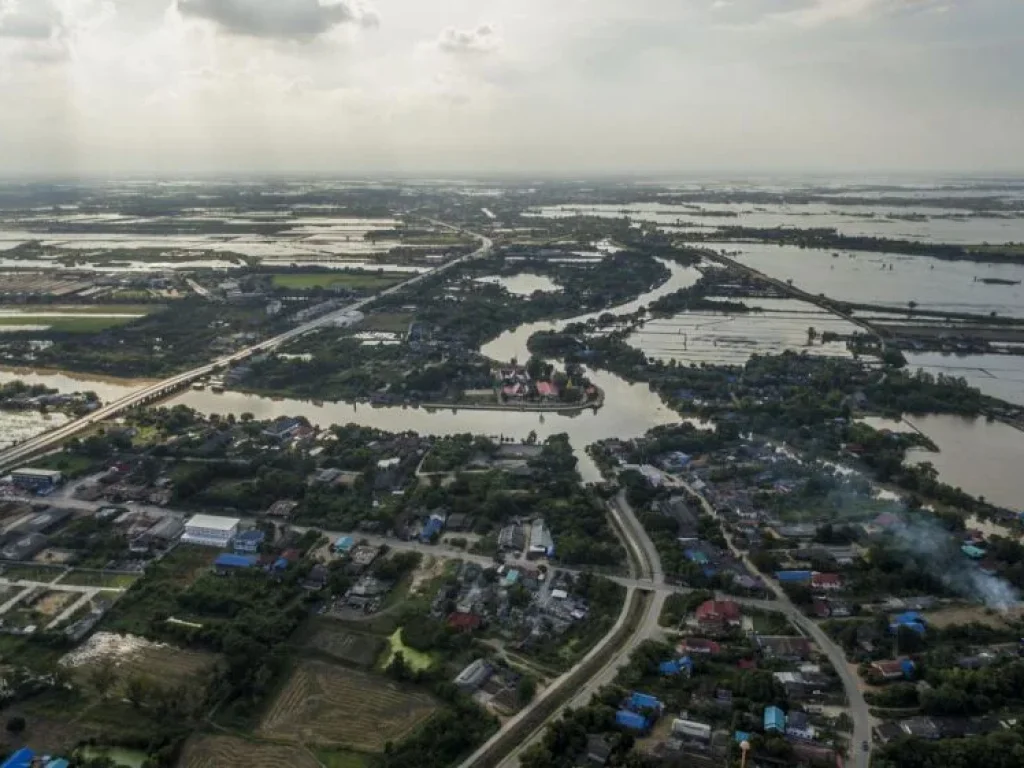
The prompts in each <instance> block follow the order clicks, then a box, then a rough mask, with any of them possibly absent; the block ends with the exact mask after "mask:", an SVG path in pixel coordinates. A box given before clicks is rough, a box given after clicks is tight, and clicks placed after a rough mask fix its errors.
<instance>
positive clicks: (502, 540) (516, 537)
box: [498, 524, 526, 552]
mask: <svg viewBox="0 0 1024 768" xmlns="http://www.w3.org/2000/svg"><path fill="white" fill-rule="evenodd" d="M525 546H526V533H525V531H524V530H523V526H521V525H515V524H512V525H506V526H505V527H504V528H502V529H501V531H500V532H499V533H498V549H499V550H500V551H505V552H522V551H523V548H524V547H525Z"/></svg>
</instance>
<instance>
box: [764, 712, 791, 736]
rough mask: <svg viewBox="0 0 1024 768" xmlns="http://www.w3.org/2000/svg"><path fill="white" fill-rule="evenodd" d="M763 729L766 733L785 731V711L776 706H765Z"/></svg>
mask: <svg viewBox="0 0 1024 768" xmlns="http://www.w3.org/2000/svg"><path fill="white" fill-rule="evenodd" d="M764 729H765V731H766V732H768V733H785V732H786V713H785V712H783V711H782V710H781V709H779V708H778V707H765V708H764Z"/></svg>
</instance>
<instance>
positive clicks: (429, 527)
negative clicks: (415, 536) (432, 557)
mask: <svg viewBox="0 0 1024 768" xmlns="http://www.w3.org/2000/svg"><path fill="white" fill-rule="evenodd" d="M443 528H444V521H443V520H438V519H437V518H436V517H432V518H430V519H429V520H427V524H426V525H424V526H423V531H422V532H421V533H420V541H422V542H423V543H424V544H429V543H430V541H431V540H432V539H433V538H434V537H435V536H437V535H438V534H439V533H441V529H443Z"/></svg>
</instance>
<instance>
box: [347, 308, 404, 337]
mask: <svg viewBox="0 0 1024 768" xmlns="http://www.w3.org/2000/svg"><path fill="white" fill-rule="evenodd" d="M412 318H413V316H412V315H410V314H407V313H402V312H380V313H377V314H374V315H367V316H366V319H365V320H363V322H361V323H360V324H359V326H358V330H360V331H383V332H385V333H405V332H406V331H407V330H408V329H409V323H411V322H412Z"/></svg>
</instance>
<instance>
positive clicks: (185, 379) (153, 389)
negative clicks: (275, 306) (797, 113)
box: [0, 220, 493, 471]
mask: <svg viewBox="0 0 1024 768" xmlns="http://www.w3.org/2000/svg"><path fill="white" fill-rule="evenodd" d="M431 223H433V224H437V225H439V226H443V227H447V228H448V229H453V230H457V231H464V230H460V229H459V228H458V227H454V226H451V225H449V224H444V223H443V222H438V221H433V220H431ZM466 234H468V235H472V236H473V237H475V238H476V239H478V240H479V241H480V247H479V248H478V249H477V250H475V251H473V252H472V253H467V254H466V255H465V256H460V257H459V258H457V259H453V260H452V261H449V262H446V263H445V264H442V265H440V266H438V267H435V268H433V269H431V270H429V271H427V272H423V273H421V274H418V275H416V276H415V277H411V278H409V279H408V280H404V281H402V282H401V283H397V284H395V285H393V286H391V287H390V288H387V289H385V290H383V291H380V292H379V293H376V294H374V295H373V296H369V297H367V298H365V299H360V300H359V301H355V302H353V303H351V304H349V305H348V306H345V307H342V308H341V309H336V310H334V311H333V312H329V313H327V314H326V315H323V316H321V317H318V318H316V319H315V320H310V321H309V322H308V323H303V324H302V325H298V326H296V327H294V328H292V329H291V330H288V331H285V332H284V333H281V334H279V335H277V336H274V337H272V338H269V339H265V340H264V341H261V342H258V343H257V344H253V345H252V346H250V347H246V348H245V349H240V350H238V351H237V352H232V353H231V354H230V355H226V356H224V357H220V358H217V359H216V360H214V361H212V362H210V363H207V364H206V365H201V366H199V367H198V368H193V369H191V370H188V371H185V372H183V373H179V374H176V375H174V376H171V377H169V378H166V379H164V380H163V381H158V382H156V383H155V384H149V385H147V386H145V387H143V388H141V389H138V390H136V391H135V392H132V393H131V394H130V395H126V396H125V397H122V398H121V399H119V400H115V401H113V402H111V403H107V404H106V405H104V406H102V407H101V408H98V409H97V410H95V411H93V412H92V413H90V414H89V415H88V416H84V417H82V418H80V419H76V420H75V421H72V422H69V423H68V424H65V425H64V426H62V427H58V428H57V429H54V430H51V431H50V432H45V433H43V434H42V435H38V436H37V437H33V438H30V439H28V440H25V441H24V442H22V443H19V444H18V445H14V446H11V447H10V448H7V449H6V450H4V451H0V471H3V470H8V469H11V468H12V467H16V466H17V465H18V464H20V463H21V462H23V461H25V460H26V459H27V458H29V457H30V456H32V455H33V454H36V453H39V452H41V451H45V450H48V449H50V448H53V447H54V446H56V445H58V444H59V443H60V442H61V441H63V440H66V439H67V438H69V437H71V436H72V435H74V434H75V433H76V432H79V431H81V430H83V429H85V428H86V427H88V426H89V425H91V424H94V423H95V422H97V421H103V420H104V419H108V418H110V417H111V416H116V415H118V414H119V413H121V412H123V411H125V410H127V409H129V408H132V407H134V406H136V405H139V404H140V403H143V402H145V401H147V400H150V399H152V398H154V397H158V396H160V395H162V394H164V393H166V392H167V391H168V390H174V389H179V388H181V387H183V386H187V385H188V384H191V383H192V382H193V381H195V380H196V379H199V378H202V377H203V376H208V375H209V374H211V373H214V372H215V371H217V370H218V369H219V368H221V367H222V366H225V365H230V364H231V363H237V362H240V361H242V360H245V359H247V358H249V357H250V356H252V355H254V354H259V353H260V352H267V351H269V350H272V349H276V348H277V347H280V346H282V345H284V344H287V343H288V342H290V341H293V340H294V339H297V338H298V337H299V336H302V335H303V334H306V333H309V332H310V331H315V330H317V329H318V328H323V327H324V326H327V325H330V324H331V323H332V322H333V321H334V320H336V319H337V318H339V317H342V316H344V315H345V313H347V312H352V311H355V310H360V309H362V308H363V307H365V306H366V305H368V304H370V303H372V302H374V301H376V300H377V299H380V298H383V297H384V296H390V295H391V294H393V293H398V292H399V291H402V290H404V289H406V288H409V287H411V286H413V285H416V283H419V282H421V281H422V280H426V279H427V278H429V277H433V276H434V275H438V274H440V273H442V272H445V271H447V270H449V269H451V268H452V267H454V266H456V265H458V264H462V263H463V262H466V261H469V260H470V259H474V258H477V257H480V256H485V255H486V254H488V253H489V252H490V250H491V246H492V245H493V243H492V242H491V240H490V239H489V238H487V237H484V236H483V235H478V234H476V233H475V232H466Z"/></svg>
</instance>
